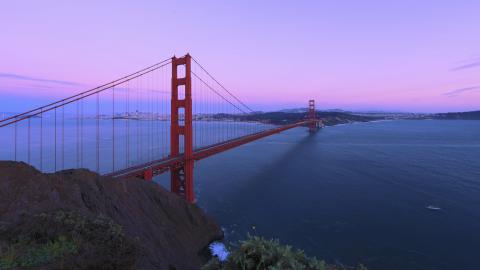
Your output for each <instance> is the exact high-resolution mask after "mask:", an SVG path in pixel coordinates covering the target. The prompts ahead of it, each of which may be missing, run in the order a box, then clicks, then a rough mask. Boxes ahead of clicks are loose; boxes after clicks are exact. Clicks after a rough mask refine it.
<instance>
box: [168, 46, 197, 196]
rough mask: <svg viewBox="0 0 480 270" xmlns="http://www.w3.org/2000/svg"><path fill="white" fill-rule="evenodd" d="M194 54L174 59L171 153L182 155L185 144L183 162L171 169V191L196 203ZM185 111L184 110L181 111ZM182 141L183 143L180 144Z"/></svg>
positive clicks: (172, 154)
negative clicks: (194, 178) (193, 104)
mask: <svg viewBox="0 0 480 270" xmlns="http://www.w3.org/2000/svg"><path fill="white" fill-rule="evenodd" d="M191 59H192V58H191V56H190V55H189V54H187V55H185V56H184V57H180V58H177V57H175V56H174V57H173V58H172V100H171V116H170V120H171V126H170V155H171V156H172V157H174V156H177V155H179V154H180V145H183V148H184V149H183V150H184V151H183V154H184V158H183V161H181V162H180V163H178V164H176V165H175V166H174V167H173V168H171V169H170V186H171V191H172V192H174V193H176V194H179V195H180V196H182V197H184V198H185V199H186V200H187V201H188V202H190V203H193V202H195V194H194V192H193V163H194V160H193V128H192V78H191ZM180 66H183V67H184V69H183V70H184V71H185V76H184V77H182V78H179V77H178V67H180ZM182 111H183V112H182ZM181 140H183V143H182V144H181V143H180V142H181Z"/></svg>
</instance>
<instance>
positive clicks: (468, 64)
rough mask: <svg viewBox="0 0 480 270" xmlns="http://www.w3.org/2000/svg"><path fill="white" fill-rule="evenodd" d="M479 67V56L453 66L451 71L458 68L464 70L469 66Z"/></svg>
mask: <svg viewBox="0 0 480 270" xmlns="http://www.w3.org/2000/svg"><path fill="white" fill-rule="evenodd" d="M476 67H480V58H477V59H474V60H472V61H470V62H469V63H466V64H463V65H461V66H458V67H455V68H453V69H452V71H459V70H464V69H470V68H476Z"/></svg>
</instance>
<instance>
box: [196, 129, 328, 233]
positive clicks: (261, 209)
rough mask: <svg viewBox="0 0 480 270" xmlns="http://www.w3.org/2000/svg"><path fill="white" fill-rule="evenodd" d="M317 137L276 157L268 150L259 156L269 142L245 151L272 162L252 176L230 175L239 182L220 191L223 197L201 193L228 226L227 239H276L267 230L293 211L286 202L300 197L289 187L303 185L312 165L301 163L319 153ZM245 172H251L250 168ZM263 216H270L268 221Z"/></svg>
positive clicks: (307, 137)
mask: <svg viewBox="0 0 480 270" xmlns="http://www.w3.org/2000/svg"><path fill="white" fill-rule="evenodd" d="M317 135H318V134H317V133H313V134H308V133H307V134H306V135H305V136H304V137H303V138H301V139H300V140H298V141H297V140H295V141H292V142H291V143H288V144H289V148H288V149H285V150H283V149H282V150H283V151H282V152H281V154H280V155H278V156H276V155H272V154H271V153H268V152H267V151H265V152H264V154H258V153H262V151H261V149H259V148H262V149H265V150H268V149H271V147H272V144H269V142H268V141H267V142H265V141H263V142H259V144H261V145H260V146H259V147H256V148H255V150H254V149H248V151H254V153H252V154H253V155H262V157H261V158H262V159H265V157H264V155H265V156H268V157H269V158H270V159H271V161H270V162H262V164H263V165H259V166H263V167H262V168H261V169H260V171H257V172H255V173H249V172H246V173H245V174H243V175H241V176H238V175H232V178H234V179H235V180H236V181H239V183H235V186H236V188H230V187H229V188H228V190H223V192H224V193H223V194H217V195H212V194H211V193H209V194H208V195H207V194H202V195H205V196H206V198H202V199H201V201H203V200H204V202H205V206H206V208H207V211H208V212H212V214H213V215H214V216H215V218H217V219H218V220H219V222H220V223H221V224H222V225H226V226H227V228H226V238H227V240H230V241H231V240H234V241H235V240H239V239H244V238H245V237H246V234H247V232H248V233H250V234H257V233H258V234H261V235H265V236H266V237H278V236H277V235H272V233H273V231H275V230H270V229H269V227H270V226H272V227H273V226H275V223H276V222H277V221H281V220H284V219H288V216H286V215H288V213H290V212H291V211H292V209H285V207H290V206H288V201H292V200H295V198H298V197H299V196H302V194H297V193H298V192H294V193H290V191H291V190H290V189H289V187H290V186H292V185H305V183H302V182H303V181H302V178H304V177H305V175H308V173H309V169H308V168H307V164H311V162H305V163H304V162H302V161H303V160H304V159H308V158H310V157H311V156H313V155H314V151H317V150H318V149H316V148H315V147H313V146H314V142H315V140H316V137H317ZM294 136H298V135H297V134H295V135H294ZM275 153H277V152H275ZM238 162H239V163H240V164H241V163H242V161H241V160H239V161H238ZM247 170H248V171H251V170H250V168H249V169H247ZM243 177H245V178H243ZM312 177H314V176H312ZM240 178H243V179H240ZM308 181H310V180H308ZM308 181H307V182H308ZM211 196H214V197H215V198H211ZM202 203H203V202H201V203H200V204H201V205H202ZM215 204H217V205H215ZM218 204H220V205H218ZM295 204H297V205H298V202H297V203H295ZM306 207H307V206H306ZM284 210H285V211H284ZM265 216H271V218H270V217H269V218H266V217H265ZM277 231H278V230H277Z"/></svg>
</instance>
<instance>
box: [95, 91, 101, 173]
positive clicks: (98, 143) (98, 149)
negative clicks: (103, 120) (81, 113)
mask: <svg viewBox="0 0 480 270" xmlns="http://www.w3.org/2000/svg"><path fill="white" fill-rule="evenodd" d="M96 118H97V139H96V142H97V147H96V151H97V153H96V156H97V173H100V95H99V93H97V117H96Z"/></svg>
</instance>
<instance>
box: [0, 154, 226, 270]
mask: <svg viewBox="0 0 480 270" xmlns="http://www.w3.org/2000/svg"><path fill="white" fill-rule="evenodd" d="M222 237H223V232H222V230H221V228H220V227H219V226H218V225H217V224H216V223H215V222H214V221H213V220H212V219H211V218H209V217H208V216H206V215H205V213H204V212H203V211H202V210H201V209H200V208H199V207H198V206H196V205H194V204H189V203H187V202H185V201H184V200H183V199H181V198H180V197H179V196H177V195H175V194H172V193H170V192H168V191H167V190H165V189H164V188H162V187H161V186H159V185H158V184H156V183H154V182H148V181H142V180H139V179H112V178H109V177H102V176H99V175H98V174H96V173H93V172H90V171H88V170H84V169H79V170H66V171H61V172H58V173H54V174H44V173H41V172H39V171H38V170H36V169H35V168H33V167H31V166H29V165H27V164H25V163H20V162H13V161H0V269H18V268H19V267H22V268H21V269H23V267H28V268H29V269H30V268H31V267H37V268H35V269H169V270H172V269H182V270H183V269H199V268H200V267H201V265H202V264H203V263H205V261H206V260H205V259H204V258H203V256H201V255H200V254H202V251H204V250H206V247H207V246H208V245H209V244H210V243H211V242H212V241H214V240H218V239H221V238H222Z"/></svg>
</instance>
